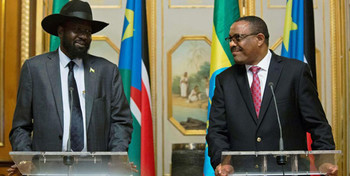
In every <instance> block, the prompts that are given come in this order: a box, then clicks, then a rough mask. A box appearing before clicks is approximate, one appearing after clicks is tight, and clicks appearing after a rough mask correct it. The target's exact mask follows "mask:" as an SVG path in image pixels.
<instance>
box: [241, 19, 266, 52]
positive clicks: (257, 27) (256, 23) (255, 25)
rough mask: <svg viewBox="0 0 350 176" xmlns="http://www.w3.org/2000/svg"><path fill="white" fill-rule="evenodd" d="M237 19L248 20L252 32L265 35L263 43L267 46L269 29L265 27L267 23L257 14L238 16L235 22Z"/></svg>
mask: <svg viewBox="0 0 350 176" xmlns="http://www.w3.org/2000/svg"><path fill="white" fill-rule="evenodd" d="M238 21H247V22H249V26H250V30H251V32H252V33H256V34H258V33H262V34H264V36H265V43H266V45H267V46H269V37H270V35H269V30H268V29H267V25H266V23H265V21H264V20H263V19H261V18H259V17H257V16H245V17H241V18H238V19H237V20H236V21H235V22H238Z"/></svg>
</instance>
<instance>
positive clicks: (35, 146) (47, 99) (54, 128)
mask: <svg viewBox="0 0 350 176" xmlns="http://www.w3.org/2000/svg"><path fill="white" fill-rule="evenodd" d="M83 63H84V77H85V80H84V81H85V103H86V105H85V106H86V131H87V134H86V135H87V150H88V151H127V149H128V145H129V143H130V140H131V133H132V129H133V128H132V116H131V112H130V108H129V104H128V102H127V99H126V97H125V95H124V90H123V86H122V80H121V76H120V74H119V70H118V68H117V66H116V65H115V64H112V63H111V62H109V61H107V60H105V59H103V58H100V57H96V56H92V55H88V56H87V57H86V58H84V60H83ZM59 64H60V62H59V56H58V51H55V52H50V53H46V54H42V55H39V56H35V57H33V58H31V59H28V60H26V62H25V63H24V64H23V66H22V70H21V76H20V83H19V88H18V95H17V105H16V110H15V113H14V117H13V126H12V130H11V132H10V141H11V144H12V149H13V150H14V151H62V136H63V105H62V104H63V102H62V91H61V78H60V77H61V76H60V66H59ZM91 69H93V70H94V71H90V70H91ZM31 133H32V134H31Z"/></svg>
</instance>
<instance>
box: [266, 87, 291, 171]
mask: <svg viewBox="0 0 350 176" xmlns="http://www.w3.org/2000/svg"><path fill="white" fill-rule="evenodd" d="M269 87H270V89H271V93H272V97H273V102H274V103H275V108H276V115H277V121H278V127H279V130H280V141H279V149H280V151H284V144H283V135H282V126H281V120H280V115H279V113H278V108H277V101H276V96H275V91H274V90H273V82H269ZM276 161H277V164H278V165H285V164H286V163H287V158H286V156H285V155H279V156H277V157H276Z"/></svg>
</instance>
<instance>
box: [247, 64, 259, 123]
mask: <svg viewBox="0 0 350 176" xmlns="http://www.w3.org/2000/svg"><path fill="white" fill-rule="evenodd" d="M260 69H261V68H260V67H258V66H252V67H250V68H249V70H250V71H251V72H252V73H253V83H252V86H251V87H250V91H252V96H253V102H254V107H255V112H256V117H258V118H259V111H260V106H261V89H260V80H259V76H258V72H259V70H260Z"/></svg>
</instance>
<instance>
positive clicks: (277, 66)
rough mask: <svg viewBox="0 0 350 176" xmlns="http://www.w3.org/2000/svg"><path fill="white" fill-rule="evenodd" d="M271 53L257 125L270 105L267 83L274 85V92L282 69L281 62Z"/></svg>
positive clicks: (269, 92) (270, 94)
mask: <svg viewBox="0 0 350 176" xmlns="http://www.w3.org/2000/svg"><path fill="white" fill-rule="evenodd" d="M271 53H272V57H271V62H270V66H269V72H268V75H267V79H266V83H265V90H264V96H263V100H262V102H261V108H260V113H259V123H258V125H260V123H261V122H262V120H263V118H264V116H265V113H266V111H267V109H268V107H269V105H270V103H271V100H272V93H271V89H270V86H269V83H270V82H272V83H273V84H274V86H273V88H274V90H276V86H277V83H278V80H279V78H280V75H281V71H282V69H283V64H282V62H281V61H282V60H281V58H280V57H279V56H277V55H276V54H275V53H273V52H271Z"/></svg>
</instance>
